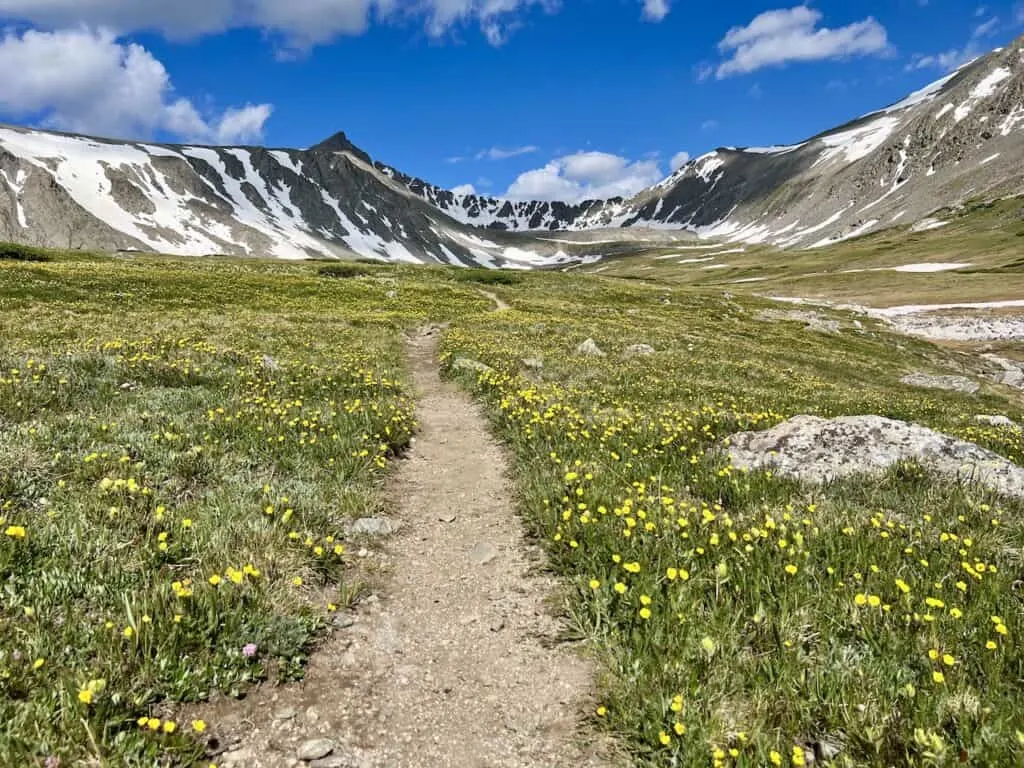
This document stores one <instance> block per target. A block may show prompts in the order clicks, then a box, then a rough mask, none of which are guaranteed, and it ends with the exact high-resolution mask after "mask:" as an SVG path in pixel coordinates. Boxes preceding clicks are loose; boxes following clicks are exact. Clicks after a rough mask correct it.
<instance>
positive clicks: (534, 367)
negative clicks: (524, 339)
mask: <svg viewBox="0 0 1024 768" xmlns="http://www.w3.org/2000/svg"><path fill="white" fill-rule="evenodd" d="M519 362H520V363H522V365H523V368H529V369H530V370H531V371H542V370H544V361H543V360H541V359H540V358H539V357H524V358H523V359H522V360H520V361H519Z"/></svg>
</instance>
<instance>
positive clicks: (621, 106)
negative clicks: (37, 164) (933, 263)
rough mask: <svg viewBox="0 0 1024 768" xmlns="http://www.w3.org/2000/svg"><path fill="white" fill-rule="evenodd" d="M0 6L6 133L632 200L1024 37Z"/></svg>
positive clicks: (734, 21)
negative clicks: (678, 171) (233, 150)
mask: <svg viewBox="0 0 1024 768" xmlns="http://www.w3.org/2000/svg"><path fill="white" fill-rule="evenodd" d="M868 5H869V4H866V3H863V2H856V1H855V0H819V1H818V2H812V3H808V4H807V5H795V4H793V3H786V2H771V1H770V0H769V1H764V0H761V1H756V2H755V1H754V0H731V1H730V2H717V3H707V2H700V3H698V2H694V1H693V0H583V1H582V2H581V1H576V0H563V1H562V2H560V3H558V2H556V1H555V0H417V2H416V3H414V4H413V3H410V2H408V0H285V1H284V2H282V0H175V2H173V3H164V2H152V3H145V2H140V1H139V0H0V22H2V23H3V25H4V26H5V27H6V31H5V32H4V33H3V37H2V38H0V71H2V72H4V78H3V82H0V119H3V120H5V121H9V122H15V123H22V124H30V125H37V126H43V127H53V128H61V129H66V130H72V131H80V132H88V133H98V134H101V135H117V136H121V137H132V138H155V139H160V140H182V141H201V142H207V143H233V142H247V143H265V144H269V145H273V146H285V147H292V146H294V147H305V146H308V145H310V144H313V143H315V142H317V141H319V140H321V139H323V138H326V137H327V136H329V135H330V134H332V133H334V132H335V131H338V130H344V131H345V132H346V133H347V134H348V135H349V137H350V138H351V139H352V141H354V142H355V143H356V144H358V145H359V146H361V147H363V148H364V149H365V150H367V151H368V152H369V153H370V154H371V155H373V156H374V157H375V158H377V159H380V160H383V161H384V162H387V163H389V164H391V165H394V166H395V167H397V168H399V169H401V170H403V171H405V172H407V173H411V174H414V175H418V176H421V177H423V178H426V179H428V180H430V181H432V182H434V183H437V184H439V185H441V186H445V187H456V186H457V185H464V184H471V185H473V187H474V188H475V189H476V190H477V191H480V192H486V193H489V194H499V195H500V194H506V193H511V194H512V195H513V196H525V197H532V196H537V197H552V198H558V197H561V198H574V197H582V196H590V195H594V194H596V195H598V196H603V195H606V194H616V193H623V192H630V191H636V190H637V189H639V188H641V187H643V186H646V185H647V184H649V183H652V182H653V181H656V180H658V178H660V177H662V176H664V175H666V174H667V173H669V172H670V171H671V170H672V166H673V157H675V158H676V162H679V161H680V160H681V158H682V157H683V155H681V154H679V153H687V154H689V155H690V156H694V157H695V156H697V155H699V154H701V153H703V152H706V151H708V150H710V149H713V148H714V147H716V146H722V145H726V146H729V145H735V146H745V145H765V144H776V143H787V142H794V141H797V140H800V139H803V138H806V137H807V136H809V135H811V134H813V133H815V132H817V131H820V130H823V129H825V128H828V127H831V126H834V125H836V124H839V123H842V122H844V121H846V120H848V119H850V118H852V117H855V116H857V115H859V114H862V113H864V112H868V111H871V110H873V109H876V108H878V107H880V106H883V105H885V104H888V103H891V102H893V101H896V100H898V99H899V98H901V97H902V96H904V95H905V94H906V93H908V92H909V91H912V90H914V89H916V88H918V87H920V86H922V85H924V84H926V83H928V82H930V81H932V80H935V79H937V78H939V77H941V76H942V75H943V74H945V73H947V72H948V71H950V69H952V68H955V67H956V66H957V65H959V64H960V63H962V62H963V61H965V60H966V59H968V58H970V57H972V56H974V55H977V54H979V53H982V52H984V51H987V50H989V49H991V48H993V47H995V46H998V45H1002V44H1005V43H1006V42H1008V41H1009V40H1011V39H1013V38H1014V37H1016V36H1017V35H1019V34H1021V32H1024V2H1020V1H1018V0H991V1H986V2H976V3H975V2H967V1H965V0H886V2H884V3H871V4H870V6H872V7H871V9H870V10H867V8H866V6H868Z"/></svg>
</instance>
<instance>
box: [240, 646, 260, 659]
mask: <svg viewBox="0 0 1024 768" xmlns="http://www.w3.org/2000/svg"><path fill="white" fill-rule="evenodd" d="M256 651H257V648H256V643H246V644H245V645H243V646H242V655H243V656H245V658H247V659H251V658H252V657H253V656H255V655H256Z"/></svg>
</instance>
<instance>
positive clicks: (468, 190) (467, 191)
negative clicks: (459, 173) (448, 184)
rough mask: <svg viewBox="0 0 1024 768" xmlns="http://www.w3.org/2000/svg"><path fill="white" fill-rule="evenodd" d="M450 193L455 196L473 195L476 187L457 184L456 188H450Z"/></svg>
mask: <svg viewBox="0 0 1024 768" xmlns="http://www.w3.org/2000/svg"><path fill="white" fill-rule="evenodd" d="M451 191H452V192H454V193H455V194H456V195H475V194H476V187H474V186H473V185H472V184H459V186H457V187H452V189H451Z"/></svg>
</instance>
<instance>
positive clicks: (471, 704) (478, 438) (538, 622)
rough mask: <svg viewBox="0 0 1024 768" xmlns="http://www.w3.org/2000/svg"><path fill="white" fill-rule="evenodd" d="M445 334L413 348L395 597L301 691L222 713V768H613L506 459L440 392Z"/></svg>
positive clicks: (453, 391)
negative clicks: (415, 429) (595, 743)
mask: <svg viewBox="0 0 1024 768" xmlns="http://www.w3.org/2000/svg"><path fill="white" fill-rule="evenodd" d="M437 335H439V333H438V332H437V331H436V330H432V331H431V330H428V331H424V332H422V333H420V334H419V335H417V336H415V337H414V338H412V339H411V340H410V341H409V346H408V350H409V362H410V366H411V369H412V373H413V376H414V381H415V385H416V389H417V395H418V419H419V422H420V432H419V433H418V435H417V436H416V439H415V442H414V444H413V445H412V447H411V449H410V452H409V454H408V456H407V457H406V458H405V459H403V460H401V461H400V462H399V463H398V466H397V467H396V468H395V471H394V474H393V476H392V478H391V481H390V488H389V496H390V499H391V505H390V506H391V509H392V510H393V513H394V515H395V520H396V521H397V522H398V523H400V524H401V526H402V527H401V529H400V530H399V532H398V533H397V534H396V535H395V536H394V537H392V538H391V539H389V540H386V541H384V542H383V550H384V558H385V559H384V562H385V563H386V566H385V567H386V569H387V571H388V572H387V574H386V576H385V577H384V579H383V582H384V588H383V589H382V590H381V592H380V594H379V595H377V596H372V597H371V598H370V599H369V600H368V601H363V603H362V604H361V605H360V606H359V607H358V609H357V610H356V611H354V612H350V613H346V614H344V615H341V616H340V617H339V618H340V621H339V624H340V626H339V628H336V629H334V630H333V631H332V633H331V637H330V638H329V639H328V640H327V641H326V642H325V644H324V645H323V646H322V647H321V649H320V650H318V651H317V652H316V653H315V654H313V656H312V658H311V659H310V664H309V667H308V671H307V675H306V678H305V679H304V680H303V681H302V682H301V683H297V684H293V685H287V686H281V687H277V688H272V687H270V686H264V687H262V688H260V689H258V690H256V691H254V692H253V693H252V694H251V695H250V696H249V697H247V698H245V699H243V700H241V701H233V700H230V701H229V700H225V701H222V702H221V703H220V708H221V709H222V710H223V717H225V718H226V721H222V722H221V723H220V728H219V731H218V733H223V734H227V735H226V736H225V747H226V749H227V751H226V752H225V753H224V754H222V755H220V756H219V757H218V758H216V759H215V762H217V764H218V765H221V766H242V765H244V766H246V767H247V768H271V766H273V768H280V767H281V766H302V765H310V766H313V768H384V767H385V766H387V768H597V766H603V765H606V764H607V760H606V759H605V758H604V757H601V756H600V754H599V753H600V752H601V750H599V749H597V748H592V747H584V746H583V740H584V734H583V732H582V730H581V729H580V727H579V726H580V721H581V719H582V712H583V709H584V707H591V706H593V704H594V702H593V701H592V670H591V669H590V666H589V665H588V664H587V663H586V662H584V661H583V660H582V659H581V658H580V657H579V655H578V654H577V653H576V651H575V650H574V649H573V647H571V646H570V645H568V644H565V643H558V642H557V639H558V634H559V631H560V625H559V622H558V621H557V620H556V619H555V618H553V617H552V616H551V614H550V613H549V611H548V610H547V609H546V607H545V600H546V599H547V598H548V597H549V596H550V595H551V594H552V591H553V589H554V588H555V586H556V581H555V580H554V579H553V578H552V577H547V576H542V575H537V574H535V573H528V571H531V570H537V566H538V565H539V564H540V563H541V555H540V554H539V550H537V548H536V547H530V546H528V545H527V544H526V543H525V542H524V540H523V535H522V530H521V523H520V520H519V518H518V516H517V515H516V513H515V510H514V507H513V494H512V488H511V486H510V483H509V480H508V479H507V476H506V473H507V469H508V461H507V458H506V455H505V452H504V450H503V449H502V447H501V446H500V445H499V444H498V443H497V442H496V441H495V440H494V438H493V437H491V435H490V434H489V433H488V430H487V424H486V422H485V421H484V418H483V417H482V416H481V414H480V413H479V411H478V410H477V407H476V406H475V405H474V403H473V402H472V401H471V399H470V398H469V397H468V395H466V394H465V393H464V392H462V391H460V390H459V389H458V387H457V386H456V385H455V384H452V383H447V382H443V381H442V380H441V378H440V376H439V373H438V365H437V360H436V352H437ZM356 548H358V545H357V547H356ZM211 706H212V705H211ZM215 717H216V715H215V714H211V715H210V718H211V724H216V723H217V721H216V720H215V719H214V718H215ZM314 755H315V757H313V756H314Z"/></svg>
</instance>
